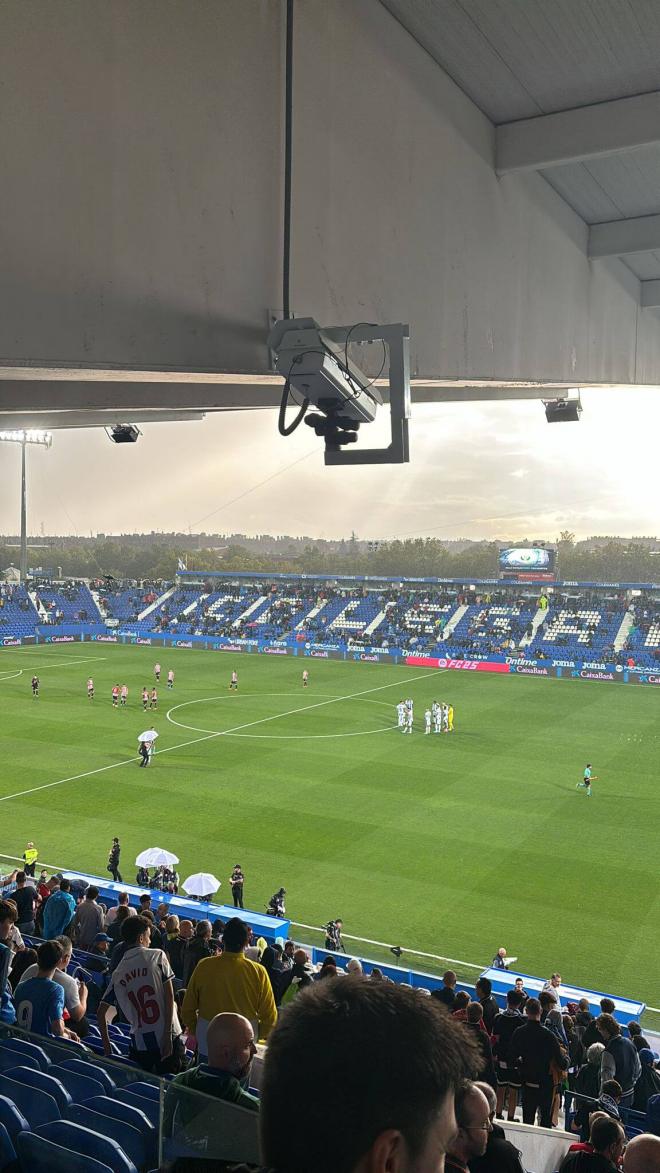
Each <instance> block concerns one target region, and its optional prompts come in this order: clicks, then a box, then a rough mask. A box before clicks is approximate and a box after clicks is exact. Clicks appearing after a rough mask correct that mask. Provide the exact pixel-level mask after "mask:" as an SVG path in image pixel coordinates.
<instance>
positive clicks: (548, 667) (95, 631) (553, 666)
mask: <svg viewBox="0 0 660 1173" xmlns="http://www.w3.org/2000/svg"><path fill="white" fill-rule="evenodd" d="M87 642H89V643H104V644H123V645H127V644H128V645H133V646H136V647H154V648H185V649H188V650H192V649H197V650H200V651H210V652H231V653H232V654H234V655H237V654H240V655H243V654H248V655H250V654H255V653H256V654H257V655H265V656H303V657H309V658H311V659H317V660H353V661H354V662H356V663H367V664H404V665H405V666H406V667H410V668H437V669H438V670H440V671H443V672H495V673H498V674H500V675H504V676H535V677H545V678H546V679H548V678H552V679H564V680H606V681H610V682H611V683H619V684H650V685H660V669H659V670H658V671H657V672H654V671H652V670H649V669H648V668H637V667H634V668H628V667H624V666H623V665H621V664H606V663H604V662H602V661H600V662H597V661H592V660H525V659H518V658H516V657H513V656H483V657H481V658H475V659H470V660H454V659H451V658H450V657H442V656H410V655H406V654H404V653H402V652H401V651H400V650H399V649H391V650H387V651H385V650H384V649H383V648H361V649H359V650H358V649H353V648H345V647H342V646H341V645H340V644H322V643H309V642H304V643H302V642H299V641H291V640H259V639H244V638H237V639H223V638H220V637H215V638H213V637H209V636H203V635H189V636H186V638H185V639H178V638H177V637H176V636H171V635H170V636H168V635H149V636H139V635H136V633H135V632H131V631H124V630H121V629H119V630H117V631H113V632H111V633H110V632H108V630H107V629H106V628H90V629H85V630H81V629H80V628H74V627H64V626H62V627H58V630H57V634H53V635H50V634H48V635H46V634H44V633H43V631H38V632H36V633H35V634H34V635H27V636H20V637H19V636H2V637H0V650H1V649H2V648H18V647H23V646H25V647H29V646H33V645H35V644H69V643H87Z"/></svg>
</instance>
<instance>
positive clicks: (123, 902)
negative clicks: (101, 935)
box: [105, 892, 137, 929]
mask: <svg viewBox="0 0 660 1173" xmlns="http://www.w3.org/2000/svg"><path fill="white" fill-rule="evenodd" d="M120 908H127V909H128V915H129V916H137V913H136V911H135V909H134V908H131V906H130V904H129V903H128V892H120V893H119V896H118V898H117V903H116V904H115V905H114V906H113V907H112V908H109V909H108V911H107V913H106V916H105V927H106V929H109V928H110V925H112V924H114V922H115V920H116V918H117V915H118V913H119V909H120ZM122 919H123V918H122Z"/></svg>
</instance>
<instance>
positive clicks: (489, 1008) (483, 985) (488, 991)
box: [474, 977, 500, 1035]
mask: <svg viewBox="0 0 660 1173" xmlns="http://www.w3.org/2000/svg"><path fill="white" fill-rule="evenodd" d="M474 988H475V990H476V992H477V998H478V999H479V1001H480V1002H481V1006H482V1009H483V1012H484V1022H485V1024H486V1030H487V1031H488V1033H489V1035H490V1034H492V1033H493V1023H494V1021H495V1016H496V1015H497V1014H499V1012H500V1008H499V1006H498V1003H497V999H496V998H494V997H493V993H492V990H493V986H492V983H491V980H490V978H484V977H482V978H479V980H478V982H477V984H476V985H475V987H474Z"/></svg>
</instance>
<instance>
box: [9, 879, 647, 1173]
mask: <svg viewBox="0 0 660 1173" xmlns="http://www.w3.org/2000/svg"><path fill="white" fill-rule="evenodd" d="M11 879H12V880H13V881H14V883H15V887H14V885H12V891H11V896H10V897H5V899H2V900H0V1021H1V1022H3V1023H6V1024H11V1023H12V1022H15V1021H16V1018H17V1017H18V1020H19V1023H23V1024H24V1025H25V1024H26V1023H28V1022H29V1024H30V1027H29V1028H30V1029H31V1030H32V1031H33V1032H34V1033H37V1034H38V1033H42V1034H44V1035H53V1036H59V1037H62V1038H69V1039H73V1040H74V1041H75V1040H79V1039H84V1038H85V1037H86V1035H87V1034H88V1032H89V1029H90V1026H89V1021H90V1018H91V1017H92V1016H93V1015H96V1020H97V1023H98V1029H99V1030H100V1033H101V1038H102V1040H103V1044H104V1046H105V1048H106V1053H107V1054H108V1055H110V1053H111V1039H110V1036H109V1033H108V1022H109V1021H110V1019H111V1018H112V1017H113V1016H114V1015H115V1014H116V1015H118V1016H119V1019H120V1020H122V1019H123V1020H125V1022H126V1023H127V1024H128V1027H129V1028H130V1032H131V1050H130V1057H131V1058H132V1059H133V1061H134V1062H135V1063H137V1064H138V1065H139V1066H140V1067H142V1068H143V1070H145V1071H149V1072H152V1073H155V1074H160V1075H162V1074H166V1073H170V1074H172V1075H174V1076H175V1079H174V1082H173V1084H171V1085H170V1087H171V1088H173V1089H174V1091H172V1092H171V1093H168V1095H169V1096H170V1101H169V1109H168V1105H167V1104H166V1113H165V1116H166V1121H167V1119H168V1110H169V1111H170V1115H171V1109H172V1104H173V1100H172V1097H173V1096H174V1097H175V1096H176V1090H177V1089H178V1088H189V1089H192V1090H197V1091H204V1092H205V1093H206V1094H207V1095H211V1096H216V1097H218V1098H221V1099H224V1100H227V1101H229V1102H231V1103H235V1104H240V1105H241V1106H242V1107H244V1108H247V1109H249V1110H251V1111H255V1112H259V1114H260V1128H261V1137H262V1146H263V1151H264V1156H265V1159H266V1160H267V1161H268V1162H270V1164H272V1166H273V1168H274V1169H276V1170H279V1171H280V1173H289V1171H290V1173H302V1170H303V1169H305V1170H307V1169H308V1168H309V1166H308V1165H307V1164H306V1162H307V1160H308V1156H309V1153H310V1151H314V1152H316V1148H315V1146H316V1145H318V1143H319V1139H320V1137H321V1136H322V1134H323V1128H324V1126H325V1127H327V1121H328V1120H329V1119H332V1121H333V1136H334V1138H335V1141H334V1145H333V1146H331V1149H330V1150H329V1151H328V1159H327V1162H326V1163H324V1161H325V1158H323V1159H322V1160H320V1161H318V1162H315V1165H314V1168H315V1170H324V1169H326V1168H327V1169H328V1173H330V1170H331V1169H332V1170H333V1173H336V1170H344V1169H345V1170H355V1171H356V1173H357V1171H358V1170H359V1171H362V1170H367V1169H368V1170H372V1169H376V1170H382V1171H383V1173H384V1171H385V1170H386V1169H390V1168H391V1169H395V1168H400V1169H401V1170H404V1169H410V1170H412V1169H413V1168H414V1169H420V1170H424V1171H426V1170H428V1171H429V1173H430V1171H431V1170H433V1169H435V1168H437V1157H438V1155H439V1154H440V1153H442V1152H446V1154H447V1160H446V1166H445V1167H446V1169H447V1170H454V1171H456V1170H459V1171H461V1173H465V1170H467V1171H468V1173H495V1171H497V1173H520V1171H521V1170H522V1166H521V1164H520V1159H519V1156H518V1153H517V1151H516V1149H515V1147H514V1146H513V1145H511V1144H510V1142H509V1141H507V1140H506V1138H505V1136H504V1133H503V1130H502V1129H501V1127H500V1126H499V1125H498V1124H497V1118H498V1117H501V1116H503V1115H504V1114H505V1113H506V1115H507V1117H508V1119H509V1120H513V1119H515V1118H516V1110H517V1107H518V1101H520V1104H521V1107H522V1119H523V1122H524V1123H529V1124H532V1123H535V1122H537V1121H538V1122H539V1123H540V1125H541V1126H542V1127H545V1128H552V1127H553V1126H556V1125H557V1123H558V1114H559V1108H560V1104H561V1100H562V1097H563V1096H564V1095H565V1094H566V1093H567V1092H569V1091H570V1092H573V1093H575V1094H576V1096H577V1098H578V1110H577V1112H576V1113H575V1116H574V1119H573V1125H572V1127H573V1129H574V1131H575V1133H576V1138H575V1143H574V1145H572V1146H571V1150H570V1151H569V1152H568V1154H567V1156H566V1158H565V1160H564V1162H563V1164H562V1166H561V1173H574V1171H575V1170H582V1168H583V1164H584V1161H585V1158H584V1157H581V1156H579V1154H585V1153H586V1154H587V1155H588V1156H590V1157H593V1158H595V1157H596V1156H598V1157H599V1159H600V1158H602V1160H600V1163H598V1162H596V1161H595V1160H594V1161H591V1163H589V1164H585V1165H584V1167H585V1169H586V1168H589V1169H591V1170H592V1173H598V1170H605V1171H607V1170H609V1169H614V1170H616V1169H617V1168H618V1167H619V1161H620V1157H621V1154H622V1152H623V1143H624V1132H623V1128H622V1118H623V1117H624V1116H625V1112H624V1110H625V1109H630V1108H632V1109H634V1110H639V1111H640V1112H645V1111H646V1109H647V1105H648V1102H649V1100H651V1099H652V1097H654V1096H658V1095H660V1071H659V1070H658V1068H657V1062H658V1056H657V1055H656V1054H655V1053H654V1052H653V1051H652V1050H651V1048H650V1047H649V1045H648V1040H647V1039H646V1038H645V1037H644V1034H643V1031H642V1028H641V1026H640V1024H639V1023H634V1022H633V1023H630V1025H629V1026H628V1028H627V1030H625V1031H624V1030H622V1028H621V1027H620V1025H619V1023H618V1022H617V1020H616V1019H615V1017H614V1014H613V1011H614V1004H613V1003H612V1002H611V1001H610V1000H608V999H607V998H603V999H602V1000H601V1004H600V1009H601V1013H600V1015H599V1016H597V1017H595V1016H594V1015H592V1014H591V1012H590V1010H589V1004H588V1002H587V1001H586V1000H583V1001H581V1002H579V1003H576V1004H572V1003H569V1004H568V1005H566V1006H564V1007H563V1008H562V1006H561V1001H560V995H561V976H560V975H559V974H553V975H552V976H551V977H550V978H549V980H548V981H547V983H546V985H545V987H544V989H543V990H542V991H541V993H540V995H539V997H538V998H537V997H534V996H530V995H529V993H528V992H527V991H526V990H525V989H524V981H523V979H518V981H517V983H516V986H515V988H513V989H512V990H510V991H509V993H508V995H507V999H506V1006H505V1007H504V1008H501V1007H500V1005H499V1004H498V1002H497V1000H496V999H495V997H494V996H493V992H492V986H491V983H490V981H489V980H488V979H487V978H485V977H482V978H480V979H479V980H478V981H477V983H476V986H475V988H474V991H473V992H472V991H470V990H466V989H460V990H459V989H458V988H457V987H458V983H457V977H456V974H455V973H454V972H452V971H450V970H448V971H447V972H446V973H445V974H444V977H443V981H442V985H441V986H440V988H438V989H437V990H434V991H433V992H432V994H431V995H430V996H429V991H428V990H419V989H417V990H413V989H411V988H410V987H406V986H405V984H398V983H394V982H391V981H389V980H388V979H387V978H386V977H385V976H384V975H383V973H382V972H381V971H380V970H379V969H377V968H374V969H372V970H371V972H370V973H369V974H368V975H367V974H366V973H363V971H362V966H361V964H360V962H359V961H358V960H357V959H355V958H353V959H351V960H350V961H349V962H348V965H347V966H346V969H345V970H344V969H343V968H342V967H341V965H338V963H337V958H336V957H334V956H328V957H326V959H325V960H324V961H323V963H322V964H321V965H320V966H315V965H313V964H312V962H311V960H310V956H309V954H308V952H307V950H306V949H304V948H303V947H302V946H296V945H295V943H294V942H293V941H284V940H281V939H280V940H276V941H275V942H273V943H271V944H267V943H266V941H265V940H264V939H263V938H258V939H255V937H254V935H253V934H252V931H251V929H250V927H249V925H248V924H247V922H246V921H245V920H243V919H241V918H239V917H234V918H233V919H231V920H229V921H228V922H227V923H226V924H224V925H222V924H221V923H220V922H216V923H215V924H214V925H213V926H212V925H211V924H210V922H208V921H206V920H199V921H197V922H196V923H195V922H193V920H192V919H187V918H181V919H180V918H179V917H178V916H176V915H173V914H171V912H170V911H169V906H168V905H166V904H160V905H158V906H156V907H153V906H152V901H155V900H156V899H157V897H156V895H155V894H154V895H152V894H150V893H144V894H143V895H142V897H141V898H140V907H139V909H138V910H136V909H134V908H131V907H130V905H129V902H128V897H127V896H126V895H125V894H122V895H121V896H120V897H119V903H118V904H117V906H115V907H112V908H110V909H106V908H105V906H104V905H103V904H102V903H100V901H99V893H98V889H97V888H95V887H94V886H88V887H87V888H86V889H85V890H84V891H83V890H82V886H81V885H78V890H77V891H74V892H72V886H71V882H70V881H68V880H67V879H66V878H64V877H62V876H58V875H56V876H52V877H50V879H48V878H47V876H46V873H45V872H43V871H42V872H41V874H40V875H39V876H38V877H36V878H35V879H33V878H32V877H30V876H27V877H26V875H25V872H24V871H20V872H18V873H17V874H14V875H13V876H12V877H11ZM23 934H25V935H26V936H28V937H32V936H36V937H37V938H43V940H42V942H41V943H39V942H38V941H35V948H30V947H26V946H25V943H24V941H23ZM74 946H75V948H76V950H81V949H83V950H86V951H87V956H86V960H85V967H86V968H87V969H92V970H94V971H95V977H96V980H95V981H91V982H85V981H83V980H77V979H76V978H75V977H73V976H71V974H70V973H69V972H67V970H68V968H69V963H70V961H71V955H72V949H73V948H74ZM147 972H148V974H149V981H150V983H151V985H152V988H153V998H154V1002H153V1003H151V1004H150V1005H151V1011H150V1013H151V1015H152V1018H151V1020H150V1021H151V1024H152V1026H153V1029H151V1028H150V1030H149V1031H145V1025H144V1017H143V1015H142V1012H141V1010H140V1009H139V1008H138V1010H137V1011H136V997H135V994H134V993H133V992H132V991H131V988H130V982H131V977H132V975H142V974H144V973H147ZM87 976H88V977H89V974H88V975H87ZM140 980H142V977H140ZM150 996H151V995H150ZM154 1006H155V1007H156V1009H154ZM385 1023H387V1029H384V1024H385ZM154 1039H155V1040H156V1045H154ZM258 1041H261V1042H268V1046H267V1049H266V1057H265V1062H264V1070H263V1082H262V1094H261V1099H259V1098H258V1097H257V1096H255V1095H254V1093H253V1092H251V1091H250V1070H251V1065H252V1061H253V1057H254V1055H255V1053H256V1045H257V1042H258ZM353 1057H355V1058H357V1057H359V1061H357V1062H354V1061H353ZM358 1105H359V1110H358V1107H357V1106H358ZM358 1116H359V1117H360V1122H358V1120H357V1117H358ZM179 1125H180V1126H183V1127H184V1129H190V1130H192V1132H194V1129H195V1107H194V1102H192V1101H191V1104H190V1105H189V1107H188V1115H186V1113H185V1111H184V1113H183V1116H182V1117H181V1116H179ZM642 1139H643V1138H640V1143H638V1144H636V1145H635V1146H633V1145H631V1146H629V1149H628V1150H627V1152H629V1153H633V1154H641V1155H642V1157H643V1159H644V1160H650V1161H651V1163H650V1164H648V1165H644V1166H643V1165H637V1164H635V1163H634V1161H632V1159H629V1158H628V1156H626V1161H627V1162H628V1164H624V1166H623V1168H624V1169H625V1170H626V1171H627V1173H630V1170H633V1173H634V1171H635V1170H638V1169H642V1168H644V1170H645V1173H651V1170H654V1169H660V1165H658V1164H653V1163H652V1162H653V1160H655V1161H657V1160H658V1156H657V1150H658V1149H659V1148H660V1138H656V1141H657V1144H656V1145H655V1147H654V1145H653V1144H651V1140H650V1139H649V1141H648V1144H647V1142H646V1140H644V1143H643V1144H642V1143H641V1142H642ZM397 1152H398V1153H399V1156H401V1154H402V1153H405V1155H406V1160H408V1161H414V1160H417V1161H421V1163H419V1164H414V1163H411V1164H406V1163H405V1161H404V1162H403V1163H399V1164H398V1165H397V1164H396V1162H394V1154H395V1153H397ZM649 1153H650V1154H651V1155H650V1157H649V1155H648V1154H649ZM367 1154H369V1155H370V1161H371V1163H367V1164H364V1161H365V1158H366V1156H367ZM425 1154H426V1155H425ZM433 1159H436V1164H435V1165H434V1164H433V1163H432V1160H433ZM635 1160H636V1158H635ZM388 1162H390V1163H388ZM392 1162H394V1163H392ZM603 1162H609V1164H607V1163H603Z"/></svg>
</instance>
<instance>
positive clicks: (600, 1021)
mask: <svg viewBox="0 0 660 1173" xmlns="http://www.w3.org/2000/svg"><path fill="white" fill-rule="evenodd" d="M596 1026H597V1027H598V1033H599V1035H600V1037H601V1040H602V1041H603V1043H604V1044H605V1050H604V1052H603V1057H602V1060H601V1065H600V1077H601V1091H602V1087H603V1083H604V1082H605V1080H607V1079H616V1080H617V1082H618V1083H620V1084H621V1088H622V1091H623V1095H622V1097H621V1107H622V1108H630V1107H631V1106H632V1102H633V1096H634V1093H635V1084H636V1083H637V1080H638V1079H639V1076H640V1074H641V1070H642V1065H641V1063H640V1061H639V1055H638V1053H637V1050H636V1048H635V1047H634V1046H633V1044H632V1043H631V1041H630V1039H624V1037H623V1035H622V1034H621V1027H620V1026H619V1023H618V1022H617V1020H616V1018H614V1016H613V1015H612V1014H601V1015H600V1017H599V1018H597V1019H596Z"/></svg>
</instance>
